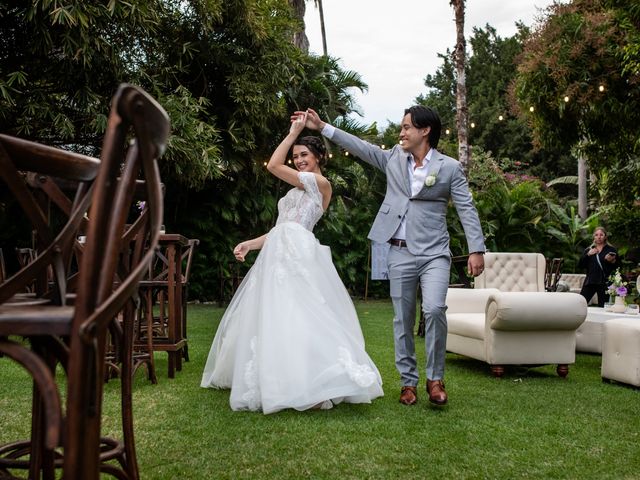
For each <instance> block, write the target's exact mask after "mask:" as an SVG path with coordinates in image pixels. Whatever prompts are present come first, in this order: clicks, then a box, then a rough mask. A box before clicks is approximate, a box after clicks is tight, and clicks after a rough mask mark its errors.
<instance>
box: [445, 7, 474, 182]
mask: <svg viewBox="0 0 640 480" xmlns="http://www.w3.org/2000/svg"><path fill="white" fill-rule="evenodd" d="M450 5H451V6H452V7H453V10H454V12H455V16H456V49H455V51H454V63H455V66H456V77H457V85H456V127H457V129H458V160H460V163H461V164H462V167H463V168H464V169H465V171H468V170H469V167H470V166H471V154H470V151H469V130H468V125H469V108H468V107H467V83H466V75H465V63H466V41H465V39H464V0H451V2H450Z"/></svg>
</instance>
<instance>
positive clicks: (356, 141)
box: [291, 108, 390, 172]
mask: <svg viewBox="0 0 640 480" xmlns="http://www.w3.org/2000/svg"><path fill="white" fill-rule="evenodd" d="M305 113H306V115H307V122H306V125H305V126H306V127H307V128H309V129H310V130H317V131H319V132H320V133H322V135H324V136H325V137H327V138H328V139H329V140H331V141H332V142H334V143H336V144H337V145H339V146H341V147H342V148H344V149H345V150H347V151H348V152H349V153H351V154H352V155H355V156H356V157H358V158H360V159H361V160H364V161H365V162H367V163H368V164H370V165H373V166H374V167H376V168H378V169H380V170H382V171H383V172H384V171H385V170H386V166H387V161H388V160H389V156H390V151H389V150H383V149H382V148H380V147H378V146H377V145H372V144H371V143H369V142H365V141H364V140H362V139H360V138H358V137H356V136H355V135H351V134H350V133H347V132H345V131H343V130H340V129H339V128H336V127H334V126H332V125H329V124H328V123H327V122H325V121H323V120H322V119H321V118H320V116H319V115H318V113H317V112H316V111H315V110H313V109H311V108H308V109H307V110H306V111H304V112H294V114H293V115H292V116H291V118H292V121H293V119H294V118H296V117H297V116H298V115H300V114H305Z"/></svg>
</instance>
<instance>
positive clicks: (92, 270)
mask: <svg viewBox="0 0 640 480" xmlns="http://www.w3.org/2000/svg"><path fill="white" fill-rule="evenodd" d="M131 131H132V133H133V138H134V139H133V140H131V141H130V140H129V135H130V134H131ZM168 135H169V118H168V116H167V114H166V112H165V111H164V110H163V109H162V107H161V106H160V105H159V104H158V103H157V102H156V101H155V100H154V99H153V98H152V97H150V96H149V95H148V94H147V93H146V92H144V91H143V90H141V89H139V88H137V87H134V86H131V85H126V84H124V85H121V86H120V87H119V89H118V91H117V93H116V94H115V96H114V98H113V101H112V106H111V112H110V115H109V121H108V125H107V131H106V133H105V137H104V142H103V148H102V154H101V157H100V159H101V166H100V172H99V174H98V177H97V178H96V181H95V185H94V190H93V194H92V201H91V209H90V211H89V223H88V226H87V232H86V237H87V238H86V244H85V248H84V252H83V254H82V258H81V261H80V272H79V279H78V288H77V294H76V300H75V314H74V319H73V326H72V332H77V335H73V336H72V338H71V341H70V353H69V371H68V385H67V398H68V400H67V420H66V424H67V425H66V428H67V438H66V439H65V448H64V472H65V478H97V476H96V474H97V468H98V467H97V466H98V453H99V446H100V419H101V399H102V388H103V383H104V368H105V365H104V363H105V362H104V359H105V350H106V337H107V329H108V327H109V325H110V324H111V323H112V322H113V321H114V319H115V318H116V316H117V315H118V313H119V312H121V311H122V310H123V308H124V309H125V314H124V323H125V324H124V326H123V328H124V330H125V331H127V332H132V328H131V323H132V321H133V318H132V316H131V315H130V313H131V312H132V310H133V309H132V308H131V305H130V300H131V299H132V298H133V297H134V296H136V295H137V288H138V284H139V281H140V279H141V278H142V276H143V275H144V273H145V272H146V269H147V267H148V265H149V263H150V262H151V260H152V258H153V255H154V251H155V249H156V247H157V245H158V239H159V236H160V225H161V224H162V211H163V205H162V187H161V183H160V174H159V169H158V165H157V160H158V158H159V157H160V156H161V155H162V153H163V152H164V150H165V148H166V142H167V138H168ZM127 145H128V148H127ZM123 163H124V164H123ZM139 175H141V176H142V179H143V180H144V181H145V187H146V205H145V208H144V210H143V212H142V213H141V214H140V215H139V216H138V217H137V219H136V221H135V222H133V224H129V223H128V221H127V220H128V217H129V215H130V213H131V212H132V211H135V210H136V209H135V205H134V204H135V190H136V184H137V179H138V176H139ZM133 232H135V235H134V234H133ZM132 245H133V247H132ZM145 245H146V246H147V247H148V248H145ZM131 248H132V252H130V251H129V249H131ZM124 257H126V258H127V259H128V261H127V264H126V265H123V263H122V258H124ZM126 312H128V313H126ZM131 335H132V334H131ZM126 342H129V343H131V342H132V338H129V339H125V343H126ZM127 348H130V345H128V346H127ZM123 375H124V374H123ZM123 408H124V407H123ZM79 439H82V440H81V441H80V442H78V440H79Z"/></svg>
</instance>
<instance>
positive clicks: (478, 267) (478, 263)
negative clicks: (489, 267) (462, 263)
mask: <svg viewBox="0 0 640 480" xmlns="http://www.w3.org/2000/svg"><path fill="white" fill-rule="evenodd" d="M467 271H468V272H469V275H473V276H474V277H477V276H478V275H480V274H481V273H482V272H483V271H484V255H483V254H482V253H478V252H476V253H471V254H469V260H467Z"/></svg>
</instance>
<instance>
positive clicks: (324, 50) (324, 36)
mask: <svg viewBox="0 0 640 480" xmlns="http://www.w3.org/2000/svg"><path fill="white" fill-rule="evenodd" d="M314 4H315V6H316V8H317V9H318V12H319V13H320V33H321V34H322V53H323V54H324V56H325V57H326V56H328V53H327V32H325V30H324V10H323V9H322V0H314Z"/></svg>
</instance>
